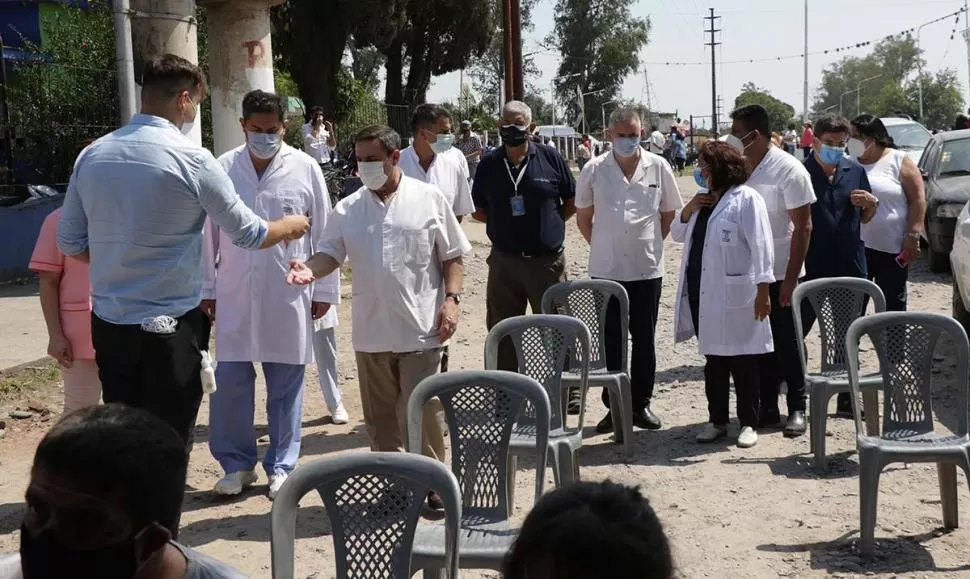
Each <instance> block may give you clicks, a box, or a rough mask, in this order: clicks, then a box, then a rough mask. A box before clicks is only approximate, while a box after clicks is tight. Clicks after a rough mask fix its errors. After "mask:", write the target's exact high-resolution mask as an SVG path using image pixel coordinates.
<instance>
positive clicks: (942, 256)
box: [918, 129, 970, 272]
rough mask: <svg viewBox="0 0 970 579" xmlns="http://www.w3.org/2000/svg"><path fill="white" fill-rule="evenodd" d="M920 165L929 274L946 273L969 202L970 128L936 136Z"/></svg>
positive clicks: (927, 148)
mask: <svg viewBox="0 0 970 579" xmlns="http://www.w3.org/2000/svg"><path fill="white" fill-rule="evenodd" d="M918 166H919V169H920V172H921V173H922V174H923V181H924V182H925V183H926V222H925V224H924V227H923V237H924V238H925V239H926V245H927V248H928V250H927V257H928V259H929V264H930V271H935V272H943V271H946V270H947V268H948V267H949V265H950V259H949V255H950V249H951V248H952V247H953V231H954V228H955V227H956V223H957V217H958V216H959V215H960V213H961V211H962V210H963V206H964V205H966V204H967V201H970V129H964V130H962V131H948V132H945V133H938V134H936V135H933V136H932V137H931V138H930V141H929V144H927V145H926V150H925V151H923V156H922V157H921V158H920V161H919V164H918Z"/></svg>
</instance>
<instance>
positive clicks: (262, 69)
mask: <svg viewBox="0 0 970 579" xmlns="http://www.w3.org/2000/svg"><path fill="white" fill-rule="evenodd" d="M281 1H282V0H200V4H204V5H205V6H206V7H207V8H208V35H209V38H208V42H209V47H210V50H209V86H210V89H211V91H212V101H211V102H212V134H213V140H214V149H215V150H214V151H213V152H214V153H215V154H216V156H218V155H221V154H222V153H225V152H226V151H229V150H231V149H234V148H236V147H238V146H239V145H242V144H243V143H244V142H245V140H246V139H245V136H244V135H243V132H242V129H241V128H240V126H239V119H240V118H241V117H242V99H243V97H244V96H245V95H246V93H248V92H249V91H252V90H256V89H260V90H264V91H267V92H275V90H276V86H275V83H274V80H273V47H272V43H271V24H270V18H269V9H270V7H272V6H275V5H276V4H280V3H281Z"/></svg>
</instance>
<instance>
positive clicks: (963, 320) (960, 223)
mask: <svg viewBox="0 0 970 579" xmlns="http://www.w3.org/2000/svg"><path fill="white" fill-rule="evenodd" d="M950 267H951V269H952V270H953V318H954V319H955V320H956V321H958V322H960V324H961V325H962V326H963V328H964V329H965V330H966V331H967V333H968V334H970V203H968V204H966V205H964V206H963V209H961V210H960V215H959V216H958V217H957V221H956V228H955V229H954V231H953V249H952V250H951V251H950Z"/></svg>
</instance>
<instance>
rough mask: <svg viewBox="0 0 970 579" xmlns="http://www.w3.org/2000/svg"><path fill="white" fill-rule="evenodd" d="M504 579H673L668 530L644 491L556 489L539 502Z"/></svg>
mask: <svg viewBox="0 0 970 579" xmlns="http://www.w3.org/2000/svg"><path fill="white" fill-rule="evenodd" d="M502 577H503V579H671V578H672V577H674V563H673V558H672V556H671V553H670V545H669V544H668V542H667V537H666V535H664V531H663V526H662V525H661V524H660V520H659V519H658V518H657V514H656V513H655V512H654V511H653V508H652V507H651V506H650V501H648V500H647V499H646V497H644V496H643V495H642V494H641V493H640V489H639V487H635V488H634V487H628V486H624V485H620V484H616V483H614V482H611V481H605V482H598V483H593V482H580V483H576V484H574V485H571V486H568V487H564V488H560V489H556V490H555V491H553V492H551V493H549V494H547V495H545V496H544V497H542V499H540V500H539V502H538V503H536V505H535V507H534V508H533V509H532V512H531V513H529V516H528V517H526V519H525V522H524V523H523V524H522V528H521V529H520V531H519V536H518V538H517V539H516V541H515V545H514V546H513V547H512V550H511V551H510V552H509V554H508V556H507V557H506V559H505V564H504V567H503V570H502Z"/></svg>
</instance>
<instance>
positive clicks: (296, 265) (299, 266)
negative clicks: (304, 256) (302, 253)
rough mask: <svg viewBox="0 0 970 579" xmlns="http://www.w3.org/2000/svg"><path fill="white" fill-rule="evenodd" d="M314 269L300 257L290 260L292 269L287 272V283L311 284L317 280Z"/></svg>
mask: <svg viewBox="0 0 970 579" xmlns="http://www.w3.org/2000/svg"><path fill="white" fill-rule="evenodd" d="M316 279H317V278H316V276H314V275H313V270H312V269H310V268H309V267H308V266H307V264H305V263H303V262H302V261H300V260H298V259H294V260H293V261H291V262H290V271H289V272H287V274H286V283H288V284H290V285H310V284H311V283H313V282H314V281H315V280H316Z"/></svg>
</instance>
